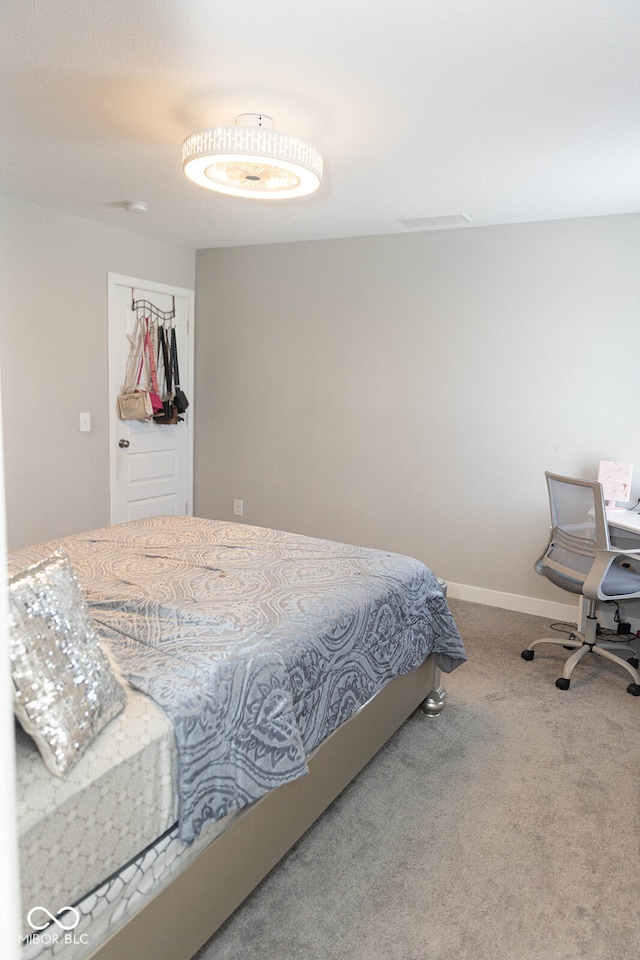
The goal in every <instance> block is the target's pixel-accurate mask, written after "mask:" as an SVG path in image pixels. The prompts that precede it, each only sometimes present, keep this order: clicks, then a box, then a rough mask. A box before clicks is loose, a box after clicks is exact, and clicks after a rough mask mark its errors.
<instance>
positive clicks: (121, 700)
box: [9, 553, 126, 777]
mask: <svg viewBox="0 0 640 960" xmlns="http://www.w3.org/2000/svg"><path fill="white" fill-rule="evenodd" d="M9 628H10V654H11V672H12V675H13V684H14V694H15V696H14V710H15V714H16V716H17V718H18V720H19V721H20V724H21V726H22V727H23V729H24V730H25V731H26V732H27V733H28V734H29V735H30V736H32V737H33V739H34V740H35V742H36V744H37V745H38V749H39V750H40V753H41V754H42V758H43V760H44V762H45V763H46V765H47V767H48V768H49V770H50V771H51V772H52V773H55V774H56V775H57V776H59V777H61V776H62V775H63V774H64V773H66V771H67V770H69V768H70V767H71V766H72V765H73V764H74V763H75V762H76V760H78V758H79V757H80V756H81V754H82V753H83V751H84V750H86V748H87V747H88V746H89V744H90V743H91V742H92V740H94V739H95V737H96V736H97V735H98V733H100V731H101V730H102V729H103V727H105V726H106V724H107V723H109V721H110V720H112V719H113V718H114V717H115V716H117V715H118V714H119V713H120V711H121V710H122V709H123V708H124V705H125V700H126V694H125V691H124V688H123V687H122V685H121V684H120V682H119V680H118V679H117V677H116V675H115V674H114V672H113V670H112V669H111V665H110V663H109V661H108V659H107V657H106V656H105V654H104V653H103V652H102V650H101V648H100V644H99V643H98V639H97V636H96V633H95V630H94V627H93V624H92V621H91V617H90V616H89V611H88V608H87V605H86V603H85V601H84V597H83V596H82V591H81V589H80V585H79V583H78V581H77V579H76V575H75V572H74V570H73V567H72V566H71V563H70V562H69V560H68V558H67V557H66V556H65V555H64V554H63V553H56V554H54V555H53V556H52V557H49V558H48V559H47V560H43V561H42V562H41V563H38V564H36V565H35V566H33V567H29V568H28V569H27V570H24V571H23V572H22V573H19V574H17V575H16V576H14V577H12V578H11V580H10V581H9Z"/></svg>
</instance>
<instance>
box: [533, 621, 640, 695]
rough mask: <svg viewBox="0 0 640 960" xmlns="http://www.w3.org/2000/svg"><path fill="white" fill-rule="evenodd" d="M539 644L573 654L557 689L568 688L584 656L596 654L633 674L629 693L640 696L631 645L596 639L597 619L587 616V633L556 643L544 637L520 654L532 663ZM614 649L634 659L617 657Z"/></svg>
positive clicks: (639, 681)
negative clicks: (550, 645)
mask: <svg viewBox="0 0 640 960" xmlns="http://www.w3.org/2000/svg"><path fill="white" fill-rule="evenodd" d="M540 643H551V644H553V645H554V646H560V647H564V648H565V649H566V650H573V651H574V652H573V653H572V654H571V656H570V657H569V658H568V659H567V660H566V661H565V665H564V669H563V671H562V676H561V677H558V679H557V680H556V686H557V687H558V689H559V690H568V689H569V685H570V683H571V676H572V674H573V671H574V669H575V667H576V666H577V664H578V663H580V661H581V660H582V658H583V657H584V656H586V655H587V654H588V653H597V654H598V655H599V656H601V657H604V659H605V660H609V661H610V662H611V663H616V664H618V666H620V667H623V668H624V669H625V670H626V671H627V673H629V674H630V675H631V677H632V679H633V682H632V683H630V684H629V685H628V687H627V693H629V694H631V696H632V697H640V673H638V666H640V664H639V662H638V657H637V656H636V654H635V651H634V650H633V648H632V647H630V646H629V644H628V643H622V642H620V641H615V640H600V639H597V638H596V620H595V619H594V618H591V617H587V626H586V630H585V632H584V634H582V633H578V632H577V631H576V632H575V633H572V634H570V636H569V638H568V639H567V638H564V639H562V640H556V638H555V637H541V638H540V640H534V641H533V643H531V644H529V646H528V647H527V649H526V650H523V651H522V653H521V654H520V656H521V657H522V659H523V660H533V657H534V655H535V648H536V647H537V646H538V644H540ZM613 650H619V651H624V652H625V653H627V654H629V653H631V654H633V656H631V657H630V658H628V659H626V658H624V657H620V656H616V655H615V653H612V651H613Z"/></svg>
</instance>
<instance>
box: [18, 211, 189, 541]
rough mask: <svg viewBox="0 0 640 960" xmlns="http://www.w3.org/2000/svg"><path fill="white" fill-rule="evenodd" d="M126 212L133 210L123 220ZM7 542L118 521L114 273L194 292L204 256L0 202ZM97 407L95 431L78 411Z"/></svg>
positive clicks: (115, 230) (94, 418)
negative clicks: (111, 370) (111, 386)
mask: <svg viewBox="0 0 640 960" xmlns="http://www.w3.org/2000/svg"><path fill="white" fill-rule="evenodd" d="M124 216H126V214H123V217H124ZM0 224H1V226H0V236H1V237H2V266H1V267H0V270H1V271H2V285H1V289H2V309H1V311H0V356H1V364H2V395H3V411H4V418H3V419H4V435H5V471H6V481H5V482H6V498H7V528H8V540H9V546H14V547H15V546H22V545H25V544H29V543H35V542H37V541H40V540H45V539H48V538H50V537H56V536H61V535H64V534H69V533H77V532H79V531H82V530H87V529H91V528H92V527H98V526H104V525H105V524H107V523H108V522H109V459H108V457H109V451H108V427H109V424H108V395H107V388H108V384H107V274H108V273H109V272H113V273H121V274H125V275H127V276H132V277H139V278H140V279H144V280H156V281H159V282H162V283H169V284H175V285H176V286H183V287H189V288H193V286H194V279H195V252H194V251H193V250H190V249H187V248H185V247H180V246H177V245H175V244H169V243H164V242H160V241H155V240H148V239H146V238H145V237H142V236H139V235H137V234H135V233H132V232H131V231H129V230H120V229H114V228H113V227H107V226H103V225H101V224H97V223H94V222H92V221H89V220H83V219H80V218H78V217H70V216H66V215H64V214H61V213H58V212H56V211H53V210H49V209H47V208H45V207H41V206H38V205H36V204H31V203H24V202H21V201H18V200H10V199H7V198H1V197H0ZM81 411H88V412H89V413H91V417H92V422H93V429H92V431H91V433H80V432H79V429H78V415H79V413H80V412H81Z"/></svg>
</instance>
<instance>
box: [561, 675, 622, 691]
mask: <svg viewBox="0 0 640 960" xmlns="http://www.w3.org/2000/svg"><path fill="white" fill-rule="evenodd" d="M570 683H571V680H567V678H566V677H558V679H557V680H556V687H557V688H558V690H568V689H569V684H570ZM629 686H630V687H632V686H633V684H632V683H630V684H629ZM627 689H628V688H627Z"/></svg>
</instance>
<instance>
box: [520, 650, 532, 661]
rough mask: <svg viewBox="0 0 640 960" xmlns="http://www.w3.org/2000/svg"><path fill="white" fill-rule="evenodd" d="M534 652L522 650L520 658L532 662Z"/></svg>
mask: <svg viewBox="0 0 640 960" xmlns="http://www.w3.org/2000/svg"><path fill="white" fill-rule="evenodd" d="M534 652H535V651H533V650H523V651H522V653H521V654H520V656H521V657H522V659H523V660H533V654H534Z"/></svg>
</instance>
